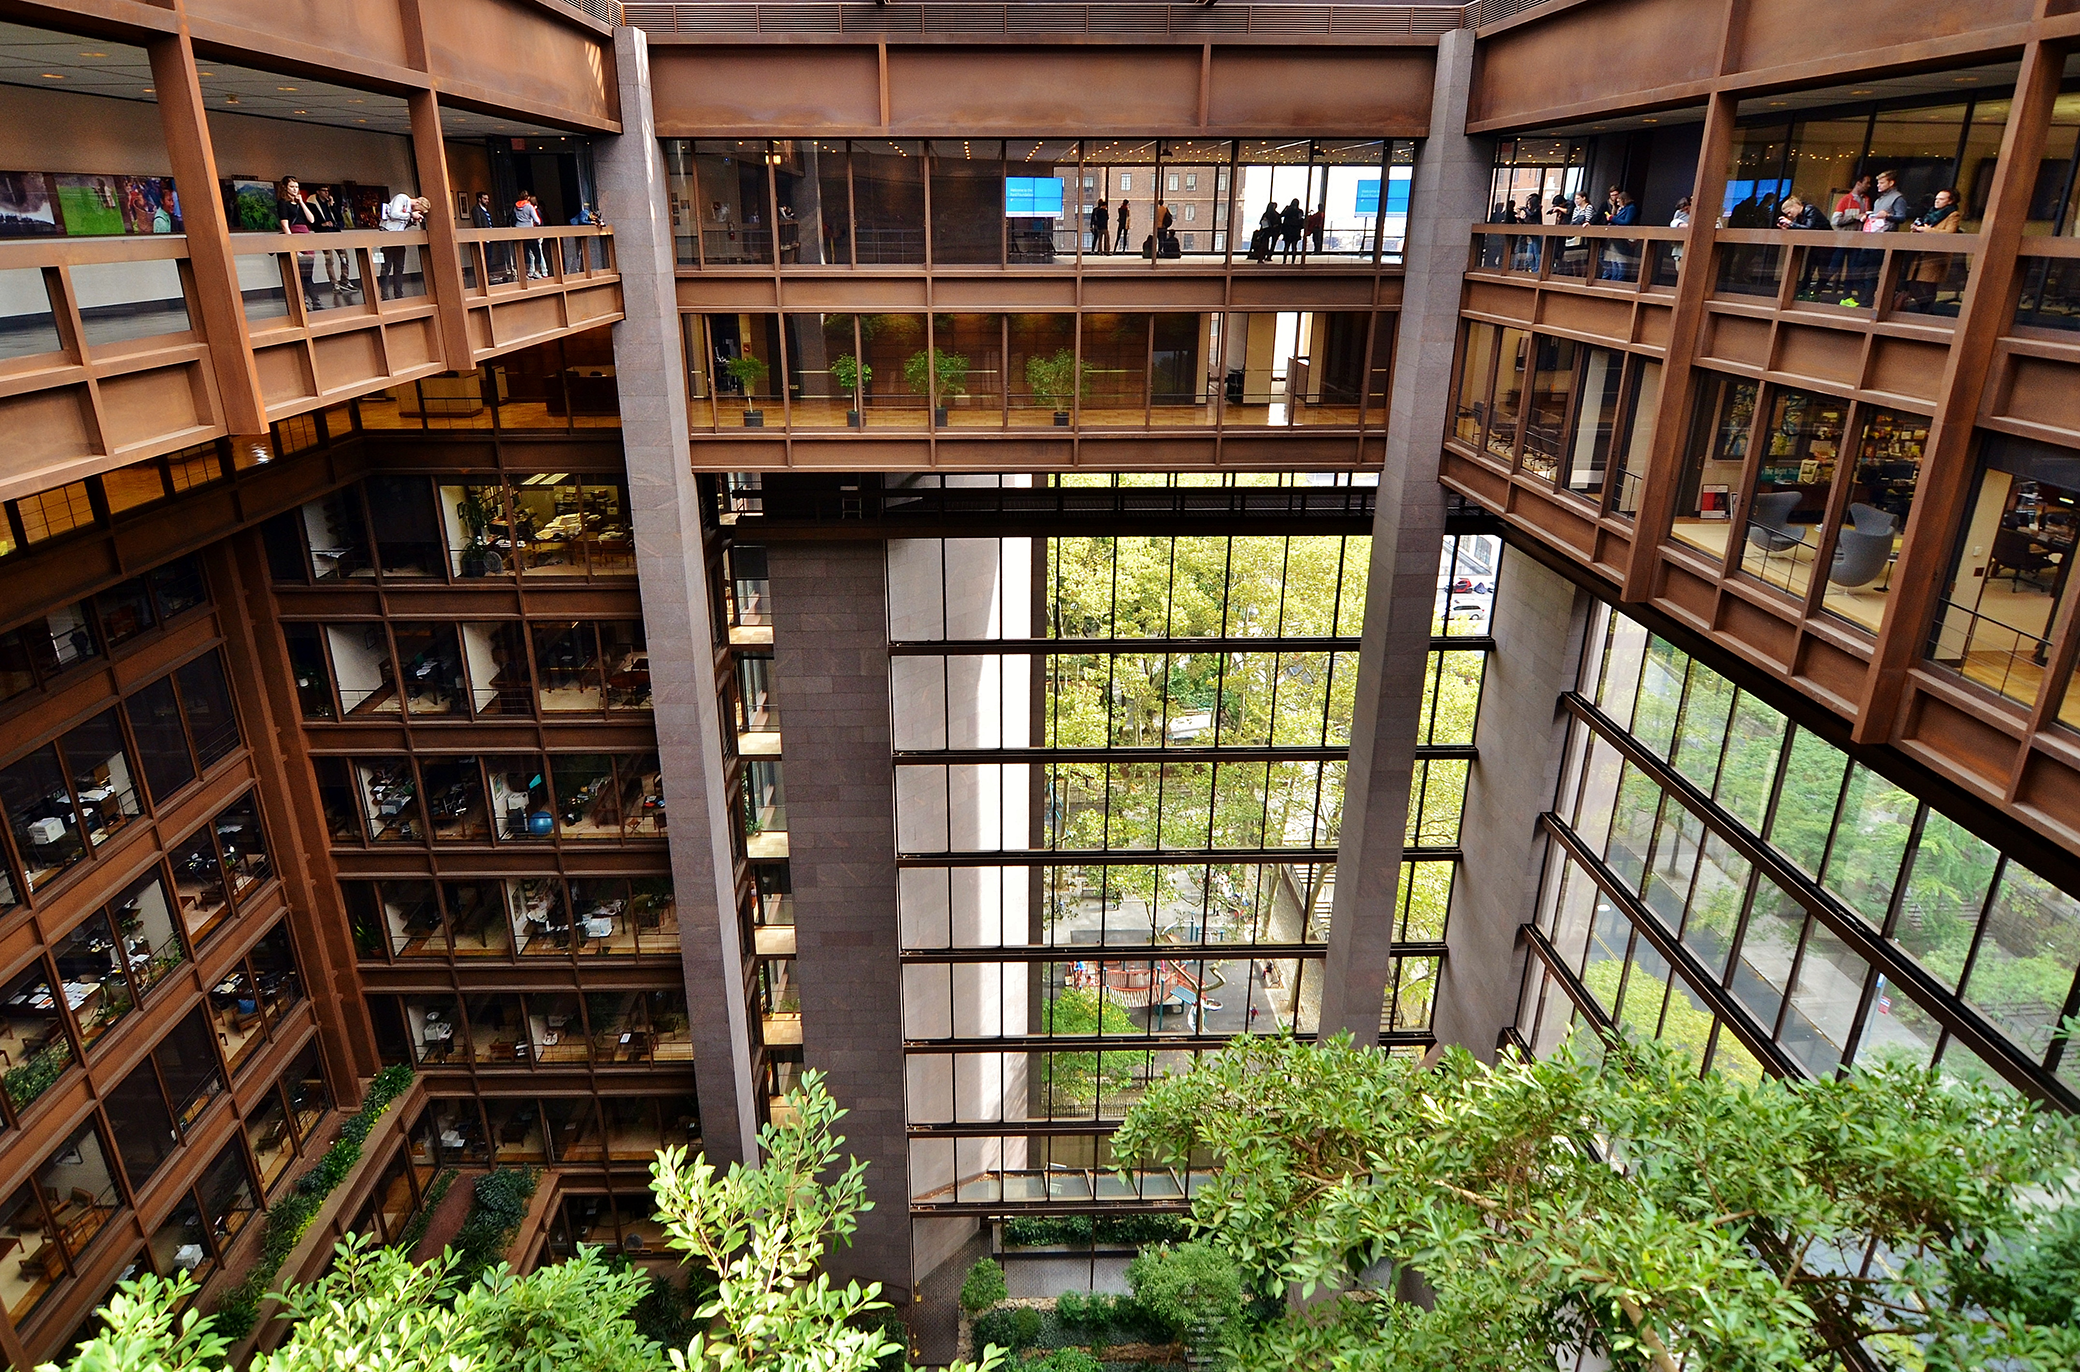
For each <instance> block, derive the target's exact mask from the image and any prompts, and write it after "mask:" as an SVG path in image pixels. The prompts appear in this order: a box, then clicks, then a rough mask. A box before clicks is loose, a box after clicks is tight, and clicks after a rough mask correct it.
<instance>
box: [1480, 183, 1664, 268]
mask: <svg viewBox="0 0 2080 1372" xmlns="http://www.w3.org/2000/svg"><path fill="white" fill-rule="evenodd" d="M1488 222H1489V223H1491V224H1551V225H1554V226H1562V227H1564V226H1567V225H1576V226H1590V227H1604V226H1610V227H1620V228H1621V227H1624V226H1626V225H1630V224H1638V223H1639V222H1640V208H1639V202H1638V201H1636V200H1635V199H1633V196H1632V192H1631V191H1628V190H1626V189H1625V188H1624V187H1623V186H1611V187H1608V188H1606V189H1605V191H1604V193H1603V200H1602V203H1600V204H1599V203H1597V202H1596V201H1593V200H1591V199H1590V198H1589V193H1588V192H1587V191H1576V192H1575V193H1574V194H1573V195H1571V196H1568V195H1555V196H1554V197H1553V200H1552V203H1551V204H1547V203H1545V198H1544V197H1543V196H1541V195H1540V194H1539V193H1538V192H1537V191H1533V192H1531V194H1529V195H1528V196H1526V197H1524V203H1523V205H1521V206H1519V205H1518V204H1517V202H1516V201H1515V200H1514V199H1510V200H1498V201H1496V202H1495V207H1494V208H1493V209H1492V210H1491V211H1490V212H1489V214H1488ZM1668 222H1669V227H1670V228H1676V229H1681V228H1687V227H1688V226H1689V224H1690V197H1689V196H1687V195H1686V196H1684V197H1683V198H1682V199H1681V200H1679V201H1677V202H1676V209H1675V213H1674V215H1672V216H1671V217H1670V219H1669V221H1668ZM1591 246H1593V245H1591V244H1588V243H1586V242H1585V241H1584V240H1582V239H1579V238H1570V239H1568V240H1567V241H1566V243H1565V245H1564V247H1565V248H1566V249H1567V250H1568V252H1567V253H1565V254H1563V257H1565V256H1567V255H1569V254H1571V255H1573V256H1575V257H1580V256H1581V255H1582V254H1584V253H1586V252H1587V251H1588V249H1589V248H1590V247H1591ZM1541 250H1542V244H1541V243H1540V240H1539V239H1537V238H1520V239H1518V240H1517V242H1516V244H1515V247H1514V249H1513V252H1514V256H1513V258H1512V259H1511V262H1510V269H1511V270H1512V271H1537V270H1538V266H1539V253H1540V252H1541ZM1489 251H1490V253H1491V254H1492V255H1493V256H1494V257H1495V258H1496V259H1497V260H1495V261H1491V262H1488V263H1486V264H1485V265H1488V266H1500V265H1501V262H1500V260H1499V259H1500V256H1501V250H1500V248H1499V246H1491V248H1490V249H1489ZM1597 256H1598V261H1599V265H1598V266H1597V269H1596V274H1597V276H1598V277H1599V278H1601V279H1603V280H1607V281H1630V280H1632V279H1633V277H1634V275H1635V274H1636V273H1637V271H1638V270H1639V252H1638V249H1637V246H1636V245H1633V246H1628V245H1627V244H1626V243H1625V242H1623V241H1618V242H1611V243H1606V244H1604V245H1603V246H1602V249H1601V251H1600V252H1599V253H1598V254H1597ZM1557 269H1558V268H1557V267H1556V270H1557ZM1583 271H1584V272H1586V264H1584V267H1583Z"/></svg>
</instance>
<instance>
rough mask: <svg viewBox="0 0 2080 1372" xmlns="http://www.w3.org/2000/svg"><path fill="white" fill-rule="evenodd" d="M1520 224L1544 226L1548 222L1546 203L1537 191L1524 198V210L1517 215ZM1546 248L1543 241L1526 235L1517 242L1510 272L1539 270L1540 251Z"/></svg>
mask: <svg viewBox="0 0 2080 1372" xmlns="http://www.w3.org/2000/svg"><path fill="white" fill-rule="evenodd" d="M1517 222H1518V223H1519V224H1543V223H1545V222H1546V211H1545V202H1544V201H1543V200H1542V199H1541V198H1540V197H1539V194H1538V192H1537V191H1533V192H1531V194H1529V195H1527V196H1525V197H1524V208H1523V211H1522V212H1521V213H1519V214H1518V215H1517ZM1544 246H1545V242H1544V240H1543V239H1540V238H1537V237H1534V236H1532V235H1529V234H1526V235H1525V236H1524V237H1522V238H1519V239H1518V240H1516V248H1515V250H1514V251H1513V252H1511V254H1510V264H1509V265H1510V270H1511V271H1516V272H1535V271H1537V270H1538V259H1539V253H1540V250H1541V249H1542V248H1543V247H1544Z"/></svg>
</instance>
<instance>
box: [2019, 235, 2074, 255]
mask: <svg viewBox="0 0 2080 1372" xmlns="http://www.w3.org/2000/svg"><path fill="white" fill-rule="evenodd" d="M2015 255H2016V256H2017V257H2080V238H2043V237H2030V238H2025V239H2023V240H2022V246H2021V247H2020V248H2017V249H2016V250H2015Z"/></svg>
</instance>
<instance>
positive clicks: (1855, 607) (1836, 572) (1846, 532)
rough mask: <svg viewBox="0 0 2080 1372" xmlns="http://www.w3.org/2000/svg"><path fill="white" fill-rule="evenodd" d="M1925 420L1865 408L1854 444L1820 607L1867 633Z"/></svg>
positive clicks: (1879, 615) (1898, 531)
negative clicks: (1842, 511) (1846, 494)
mask: <svg viewBox="0 0 2080 1372" xmlns="http://www.w3.org/2000/svg"><path fill="white" fill-rule="evenodd" d="M1927 441H1928V420H1927V419H1926V418H1923V417H1921V416H1919V415H1910V414H1901V413H1897V412H1894V411H1890V410H1878V411H1873V412H1871V413H1870V415H1869V417H1868V418H1866V419H1865V420H1864V423H1863V430H1862V433H1861V434H1860V435H1859V436H1858V439H1857V445H1856V466H1855V470H1854V476H1853V478H1852V479H1853V484H1852V486H1851V487H1850V490H1849V505H1848V513H1847V515H1846V517H1845V518H1844V519H1843V521H1842V526H1841V528H1840V529H1839V530H1838V531H1837V532H1836V534H1835V543H1834V556H1833V558H1832V560H1831V561H1830V563H1829V566H1828V573H1827V594H1826V595H1825V596H1824V597H1823V598H1822V599H1821V602H1820V605H1821V608H1822V609H1824V610H1826V611H1827V612H1828V613H1830V614H1834V615H1839V616H1840V617H1841V618H1843V619H1846V620H1848V621H1849V622H1850V623H1851V624H1854V625H1856V626H1858V627H1859V628H1862V629H1865V630H1868V631H1869V632H1871V633H1876V632H1877V631H1878V624H1879V622H1880V621H1881V620H1882V619H1883V618H1884V617H1885V601H1886V596H1887V593H1888V591H1889V590H1890V589H1891V585H1892V563H1893V559H1894V557H1895V556H1896V551H1897V549H1898V546H1899V541H1900V537H1901V535H1902V533H1903V531H1904V530H1905V529H1906V527H1907V515H1908V514H1909V513H1911V511H1912V509H1913V505H1914V490H1915V487H1916V486H1918V485H1919V484H1920V480H1921V453H1922V447H1923V445H1924V444H1925V443H1926V442H1927Z"/></svg>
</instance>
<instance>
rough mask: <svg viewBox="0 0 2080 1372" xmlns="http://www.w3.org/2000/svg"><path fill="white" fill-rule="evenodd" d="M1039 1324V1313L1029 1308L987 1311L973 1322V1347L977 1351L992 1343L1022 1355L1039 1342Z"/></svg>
mask: <svg viewBox="0 0 2080 1372" xmlns="http://www.w3.org/2000/svg"><path fill="white" fill-rule="evenodd" d="M1041 1323H1042V1322H1041V1318H1040V1312H1039V1311H1037V1310H1035V1309H1033V1308H1032V1307H1031V1306H1024V1305H1022V1306H1018V1307H1016V1308H1014V1309H1009V1310H1006V1309H1002V1308H999V1309H996V1310H991V1311H988V1312H987V1313H985V1314H984V1315H983V1316H982V1317H981V1318H980V1319H978V1320H976V1321H975V1347H976V1348H977V1349H978V1350H979V1349H981V1348H982V1347H983V1346H984V1345H986V1344H992V1343H993V1344H995V1345H996V1346H997V1347H999V1348H1003V1349H1008V1350H1009V1351H1011V1352H1013V1353H1023V1352H1024V1351H1025V1350H1026V1349H1028V1348H1031V1347H1032V1346H1033V1345H1034V1343H1036V1342H1037V1341H1038V1340H1039V1338H1040V1328H1041Z"/></svg>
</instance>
